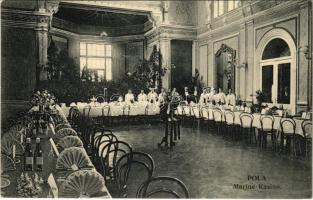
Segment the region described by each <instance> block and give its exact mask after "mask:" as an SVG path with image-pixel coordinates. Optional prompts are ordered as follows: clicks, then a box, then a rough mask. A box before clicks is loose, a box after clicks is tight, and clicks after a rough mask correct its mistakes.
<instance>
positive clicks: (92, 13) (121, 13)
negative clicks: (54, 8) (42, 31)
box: [52, 2, 153, 37]
mask: <svg viewBox="0 0 313 200" xmlns="http://www.w3.org/2000/svg"><path fill="white" fill-rule="evenodd" d="M52 24H53V27H56V28H61V29H65V30H67V31H70V32H74V33H77V34H91V35H99V34H101V33H103V32H106V34H107V36H109V37H116V36H124V35H137V34H143V33H145V32H146V31H148V30H150V29H151V28H152V27H153V26H152V22H151V20H150V13H149V12H148V11H143V10H139V11H135V10H127V9H122V8H113V7H103V6H99V5H87V4H77V3H72V2H70V3H69V2H61V3H60V4H59V8H58V12H57V13H55V14H54V15H53V23H52Z"/></svg>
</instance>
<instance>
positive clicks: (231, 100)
mask: <svg viewBox="0 0 313 200" xmlns="http://www.w3.org/2000/svg"><path fill="white" fill-rule="evenodd" d="M226 105H231V106H235V105H236V96H235V94H234V93H232V90H231V89H229V90H228V94H227V96H226Z"/></svg>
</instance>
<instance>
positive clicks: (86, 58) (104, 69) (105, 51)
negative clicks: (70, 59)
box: [79, 41, 113, 81]
mask: <svg viewBox="0 0 313 200" xmlns="http://www.w3.org/2000/svg"><path fill="white" fill-rule="evenodd" d="M82 44H83V45H84V46H85V48H84V50H85V54H84V55H82V52H81V50H82ZM92 44H96V45H104V52H103V56H99V55H88V45H92ZM107 46H110V51H111V52H110V55H111V56H108V54H107ZM82 58H84V59H85V60H86V64H85V66H87V69H91V70H95V71H98V70H102V71H103V74H104V77H103V78H104V80H106V81H111V80H112V79H113V73H112V68H113V67H112V60H113V59H112V44H108V43H100V42H85V41H80V43H79V66H80V73H81V72H82V70H83V68H84V67H85V66H81V59H82ZM92 58H95V59H103V62H104V68H103V69H99V68H90V67H88V60H89V59H92ZM107 59H109V60H110V63H111V64H110V66H107ZM108 67H110V68H111V69H110V71H111V74H110V75H109V77H108V74H107V71H108V70H107V68H108Z"/></svg>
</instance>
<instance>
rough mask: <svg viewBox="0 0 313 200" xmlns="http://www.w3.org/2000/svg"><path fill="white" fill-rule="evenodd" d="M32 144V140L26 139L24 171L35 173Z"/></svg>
mask: <svg viewBox="0 0 313 200" xmlns="http://www.w3.org/2000/svg"><path fill="white" fill-rule="evenodd" d="M30 142H31V140H30V138H26V146H25V152H24V171H33V168H34V154H33V150H32V147H31V143H30Z"/></svg>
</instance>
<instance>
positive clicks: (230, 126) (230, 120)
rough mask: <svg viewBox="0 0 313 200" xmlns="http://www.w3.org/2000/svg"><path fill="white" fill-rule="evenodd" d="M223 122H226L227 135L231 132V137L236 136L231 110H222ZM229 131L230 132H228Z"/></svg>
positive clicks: (233, 115)
mask: <svg viewBox="0 0 313 200" xmlns="http://www.w3.org/2000/svg"><path fill="white" fill-rule="evenodd" d="M224 118H225V124H226V133H227V135H230V134H231V137H232V138H233V139H234V138H235V137H236V127H235V114H234V112H233V111H229V110H227V111H225V112H224ZM229 131H231V133H229Z"/></svg>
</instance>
